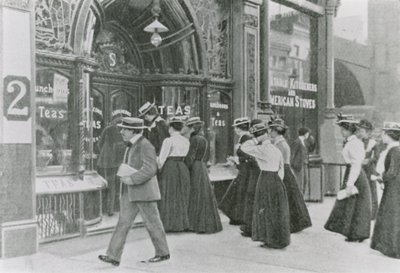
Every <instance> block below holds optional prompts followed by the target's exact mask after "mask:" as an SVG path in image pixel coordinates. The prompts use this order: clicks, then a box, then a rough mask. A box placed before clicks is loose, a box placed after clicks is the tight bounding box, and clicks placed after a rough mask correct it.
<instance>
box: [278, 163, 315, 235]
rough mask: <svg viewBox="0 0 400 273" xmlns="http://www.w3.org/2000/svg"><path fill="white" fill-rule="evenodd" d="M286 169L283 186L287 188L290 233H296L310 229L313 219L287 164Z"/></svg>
mask: <svg viewBox="0 0 400 273" xmlns="http://www.w3.org/2000/svg"><path fill="white" fill-rule="evenodd" d="M284 168H285V176H284V177H283V184H284V185H285V187H286V194H287V198H288V202H289V215H290V232H291V233H296V232H299V231H301V230H303V229H305V228H308V227H310V226H311V218H310V214H309V213H308V209H307V206H306V203H305V202H304V198H303V194H302V193H301V192H300V189H299V186H298V184H297V182H296V178H295V176H294V175H293V172H292V169H291V168H290V165H289V164H285V167H284Z"/></svg>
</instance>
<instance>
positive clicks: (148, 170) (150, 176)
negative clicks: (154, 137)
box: [121, 137, 161, 202]
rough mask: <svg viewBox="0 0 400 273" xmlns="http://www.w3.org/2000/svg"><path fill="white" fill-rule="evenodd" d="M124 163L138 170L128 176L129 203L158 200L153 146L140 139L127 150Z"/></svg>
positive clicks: (158, 190)
mask: <svg viewBox="0 0 400 273" xmlns="http://www.w3.org/2000/svg"><path fill="white" fill-rule="evenodd" d="M127 149H128V148H127ZM125 162H126V163H127V164H128V165H129V166H131V167H132V168H135V169H136V170H138V171H137V172H136V173H134V174H132V175H131V176H130V182H129V185H128V196H129V201H131V202H134V201H157V200H160V199H161V195H160V189H159V187H158V182H157V177H156V173H157V167H158V166H157V156H156V152H155V149H154V147H153V145H151V143H150V142H149V141H148V140H147V139H146V138H144V137H140V138H139V139H138V140H137V141H136V142H135V143H134V144H133V145H132V147H130V148H129V153H128V155H127V160H126V161H125ZM121 184H122V183H121Z"/></svg>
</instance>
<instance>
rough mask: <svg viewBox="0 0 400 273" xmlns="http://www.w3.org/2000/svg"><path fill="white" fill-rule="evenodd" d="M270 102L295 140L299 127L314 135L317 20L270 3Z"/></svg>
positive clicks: (288, 134) (315, 128)
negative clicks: (308, 129) (310, 131)
mask: <svg viewBox="0 0 400 273" xmlns="http://www.w3.org/2000/svg"><path fill="white" fill-rule="evenodd" d="M269 20H270V60H269V61H270V100H271V103H272V105H273V106H274V110H275V111H276V112H277V113H278V114H279V115H280V116H281V117H282V118H283V119H284V120H285V122H286V123H287V124H288V126H289V130H288V133H287V137H288V138H289V140H294V139H295V138H296V137H297V130H298V129H299V128H300V127H309V128H311V130H312V132H313V134H314V133H316V132H317V112H316V111H317V85H316V83H317V70H316V67H317V59H316V50H315V49H316V46H315V45H316V38H317V37H316V33H317V28H316V26H317V24H316V21H315V20H316V19H315V18H312V17H310V16H309V15H306V14H304V13H302V12H299V11H297V10H295V9H292V8H289V7H286V6H284V5H281V4H278V3H274V2H269Z"/></svg>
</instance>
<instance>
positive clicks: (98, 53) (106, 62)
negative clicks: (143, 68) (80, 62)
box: [93, 30, 140, 75]
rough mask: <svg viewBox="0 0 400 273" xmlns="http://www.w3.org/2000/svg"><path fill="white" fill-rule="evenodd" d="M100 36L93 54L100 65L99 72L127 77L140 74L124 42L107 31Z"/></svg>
mask: <svg viewBox="0 0 400 273" xmlns="http://www.w3.org/2000/svg"><path fill="white" fill-rule="evenodd" d="M99 36H100V38H98V40H97V41H96V47H95V52H94V53H93V55H94V57H95V59H96V61H97V62H98V63H99V64H100V68H99V71H102V72H108V73H122V74H127V75H139V74H140V70H139V69H138V68H137V66H136V65H135V64H133V61H132V60H133V58H132V57H131V54H130V52H129V50H128V46H127V45H126V43H124V41H122V40H121V39H119V37H117V36H115V35H114V34H113V33H111V32H110V31H107V30H105V31H103V33H102V34H100V35H99Z"/></svg>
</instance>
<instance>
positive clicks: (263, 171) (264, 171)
mask: <svg viewBox="0 0 400 273" xmlns="http://www.w3.org/2000/svg"><path fill="white" fill-rule="evenodd" d="M261 172H262V173H278V171H266V170H261Z"/></svg>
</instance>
